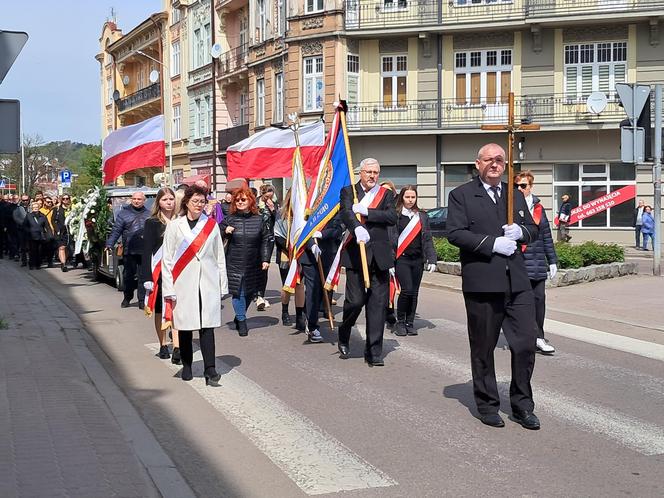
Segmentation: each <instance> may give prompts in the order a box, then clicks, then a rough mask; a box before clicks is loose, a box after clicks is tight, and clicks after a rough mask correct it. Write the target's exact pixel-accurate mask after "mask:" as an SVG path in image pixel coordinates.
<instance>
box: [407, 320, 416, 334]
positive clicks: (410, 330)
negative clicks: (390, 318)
mask: <svg viewBox="0 0 664 498" xmlns="http://www.w3.org/2000/svg"><path fill="white" fill-rule="evenodd" d="M406 333H407V334H408V335H417V329H416V328H415V327H413V324H412V323H408V322H406Z"/></svg>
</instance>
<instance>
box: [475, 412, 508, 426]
mask: <svg viewBox="0 0 664 498" xmlns="http://www.w3.org/2000/svg"><path fill="white" fill-rule="evenodd" d="M480 422H482V423H483V424H484V425H488V426H490V427H505V421H504V420H503V419H502V418H501V416H500V415H498V414H497V413H486V414H484V415H480Z"/></svg>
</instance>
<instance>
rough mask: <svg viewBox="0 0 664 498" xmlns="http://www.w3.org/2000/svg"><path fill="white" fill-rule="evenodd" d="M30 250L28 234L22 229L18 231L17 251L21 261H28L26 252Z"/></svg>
mask: <svg viewBox="0 0 664 498" xmlns="http://www.w3.org/2000/svg"><path fill="white" fill-rule="evenodd" d="M29 250H30V234H29V233H26V232H24V231H23V230H19V231H18V252H19V254H20V256H21V263H25V264H27V263H28V252H29Z"/></svg>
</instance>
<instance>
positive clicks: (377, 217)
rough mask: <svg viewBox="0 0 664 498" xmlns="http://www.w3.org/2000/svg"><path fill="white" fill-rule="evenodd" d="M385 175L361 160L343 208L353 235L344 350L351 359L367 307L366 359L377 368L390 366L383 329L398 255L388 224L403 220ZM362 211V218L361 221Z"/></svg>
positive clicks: (344, 261) (346, 256)
mask: <svg viewBox="0 0 664 498" xmlns="http://www.w3.org/2000/svg"><path fill="white" fill-rule="evenodd" d="M379 175H380V164H378V161H377V160H376V159H373V158H367V159H364V160H363V161H362V162H361V163H360V181H359V182H358V183H356V184H355V185H349V186H347V187H344V188H343V189H342V190H341V207H340V213H341V219H342V221H343V222H344V225H346V227H347V228H348V230H349V231H350V233H351V234H352V239H351V240H350V242H349V243H348V245H347V246H346V248H345V249H344V251H343V253H342V255H341V266H343V267H345V268H346V294H345V299H344V312H343V322H342V323H341V326H340V327H339V345H338V347H339V353H340V354H341V358H347V357H348V354H349V341H350V332H351V328H352V327H353V325H355V322H356V321H357V317H358V316H359V315H360V313H361V312H362V308H365V306H366V310H365V314H366V320H367V329H366V336H367V339H366V345H365V349H364V360H365V361H366V362H367V363H368V364H369V366H371V367H373V366H382V365H384V363H383V358H382V354H383V332H384V331H385V314H386V309H387V303H388V298H389V286H390V284H389V271H390V270H392V271H394V269H393V268H394V253H393V251H392V245H391V243H390V237H389V234H388V227H390V226H393V225H394V224H395V223H396V222H397V212H396V210H395V206H394V194H393V193H392V192H391V191H390V190H388V189H386V188H384V187H381V186H380V185H379V184H378V176H379ZM353 190H355V195H353ZM355 199H357V200H355ZM357 215H360V217H361V220H362V221H358V219H357ZM360 242H363V243H364V244H365V248H366V254H367V265H368V267H369V279H370V287H369V288H368V289H365V287H364V277H363V271H362V260H361V256H360V245H359V243H360Z"/></svg>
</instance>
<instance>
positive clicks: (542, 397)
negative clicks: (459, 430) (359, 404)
mask: <svg viewBox="0 0 664 498" xmlns="http://www.w3.org/2000/svg"><path fill="white" fill-rule="evenodd" d="M356 329H357V330H358V332H359V333H360V335H361V336H362V337H363V338H364V337H365V336H364V325H360V326H358V327H356ZM397 351H399V352H400V353H401V354H403V355H405V356H407V357H409V358H410V359H412V360H415V361H417V362H418V363H421V364H422V365H424V366H426V367H431V366H434V365H435V366H436V367H437V368H438V369H440V370H441V371H442V372H444V373H445V374H446V375H447V376H450V377H452V378H455V379H458V380H460V381H464V382H465V381H467V380H468V379H469V378H470V377H471V372H470V366H469V363H460V362H458V361H457V360H455V359H452V358H451V357H449V356H447V355H445V354H444V353H441V352H438V351H436V352H435V353H434V352H431V351H428V350H426V349H424V348H422V347H419V346H413V345H411V344H406V343H405V342H404V341H402V342H401V343H400V344H399V347H398V348H397ZM497 380H498V381H499V382H501V383H502V385H499V386H498V388H499V391H500V393H501V395H502V396H507V397H509V388H508V387H506V385H507V386H509V382H510V379H509V378H508V377H504V376H499V377H498V378H497ZM533 396H534V398H535V404H536V407H537V408H542V409H543V410H544V411H546V412H548V413H549V414H551V415H553V416H554V417H556V418H559V419H562V420H566V421H568V422H571V423H572V424H574V425H576V426H580V427H582V428H583V429H585V430H587V431H590V432H594V433H596V434H600V435H603V436H605V437H608V438H609V439H613V440H614V441H616V442H618V443H619V444H621V445H623V446H625V447H627V448H631V449H633V450H635V451H638V452H639V453H641V454H643V455H648V456H651V455H661V454H664V427H659V426H657V425H655V424H651V423H649V422H645V421H643V420H639V419H637V418H635V417H630V416H627V415H623V414H621V413H618V412H617V411H615V410H612V409H610V408H606V407H602V406H599V405H595V404H591V403H586V402H584V401H581V400H579V399H578V398H573V397H570V396H565V395H562V394H559V393H557V392H555V391H552V390H550V389H543V388H538V387H533Z"/></svg>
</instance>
